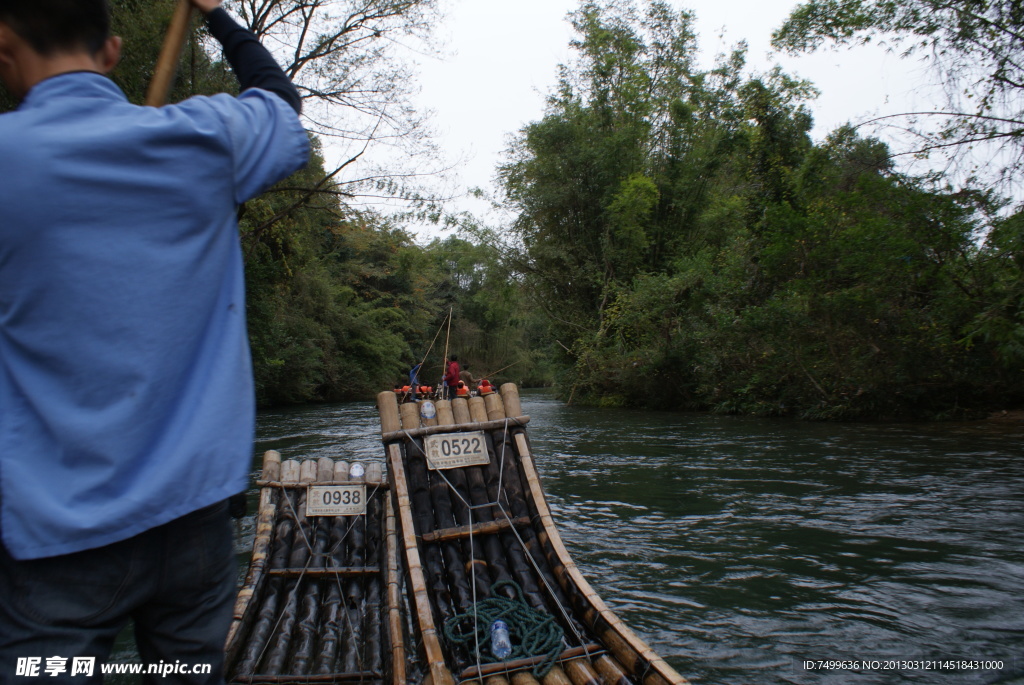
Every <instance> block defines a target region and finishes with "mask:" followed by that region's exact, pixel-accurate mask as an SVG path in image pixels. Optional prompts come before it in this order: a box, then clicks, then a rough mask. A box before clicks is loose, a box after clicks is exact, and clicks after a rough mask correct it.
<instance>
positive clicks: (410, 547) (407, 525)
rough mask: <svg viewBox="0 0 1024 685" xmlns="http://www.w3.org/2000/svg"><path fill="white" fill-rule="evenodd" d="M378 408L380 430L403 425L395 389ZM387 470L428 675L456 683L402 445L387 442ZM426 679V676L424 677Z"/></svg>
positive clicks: (434, 683) (434, 684)
mask: <svg viewBox="0 0 1024 685" xmlns="http://www.w3.org/2000/svg"><path fill="white" fill-rule="evenodd" d="M377 407H378V410H379V412H380V423H381V432H382V433H387V432H391V431H395V430H398V429H399V428H401V423H400V420H399V415H398V398H397V397H395V393H393V392H387V391H385V392H382V393H380V394H379V395H377ZM386 449H387V459H388V472H389V473H390V474H391V477H390V479H389V482H390V486H391V491H392V496H393V497H394V498H395V502H394V506H395V507H396V509H397V511H398V516H399V523H400V524H401V535H402V545H403V547H404V549H405V560H406V566H407V567H408V574H409V585H410V586H411V589H412V601H413V607H414V609H415V610H416V615H417V619H418V621H417V622H418V625H419V628H420V637H421V639H422V640H423V651H424V653H425V656H426V661H427V664H426V665H427V670H428V675H427V679H429V682H430V683H431V685H455V680H454V679H453V678H452V675H451V672H450V671H449V670H448V667H447V665H446V664H445V661H444V652H443V651H442V649H441V642H440V639H439V637H438V634H437V628H436V627H435V625H434V617H433V610H432V608H431V604H430V597H429V595H428V593H427V583H426V580H425V578H424V572H423V565H422V562H421V560H420V554H419V549H418V548H417V546H416V534H415V528H414V526H413V520H412V502H411V501H410V500H409V495H408V493H409V488H408V483H407V482H406V479H405V467H404V465H403V464H402V449H401V447H400V446H399V445H397V444H394V443H391V444H388V445H387V448H386ZM424 682H426V679H425V680H424Z"/></svg>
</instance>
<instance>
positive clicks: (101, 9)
mask: <svg viewBox="0 0 1024 685" xmlns="http://www.w3.org/2000/svg"><path fill="white" fill-rule="evenodd" d="M0 21H2V22H4V23H5V24H7V25H8V26H10V27H11V29H12V30H13V31H14V32H15V33H17V34H18V35H19V36H21V38H23V39H24V40H25V41H27V42H28V44H29V45H31V46H32V48H33V49H34V50H35V51H36V52H38V53H39V54H40V55H44V56H47V57H50V56H52V55H54V54H59V53H62V52H74V51H77V50H83V49H84V50H87V51H88V52H89V54H95V53H96V52H97V51H99V49H100V48H102V47H103V43H104V41H106V40H107V37H108V36H109V35H110V10H109V8H108V7H107V0H0Z"/></svg>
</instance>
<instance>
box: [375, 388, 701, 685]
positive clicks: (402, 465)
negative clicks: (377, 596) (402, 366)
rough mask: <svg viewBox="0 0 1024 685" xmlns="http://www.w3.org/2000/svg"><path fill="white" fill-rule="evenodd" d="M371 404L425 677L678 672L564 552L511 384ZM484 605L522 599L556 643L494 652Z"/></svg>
mask: <svg viewBox="0 0 1024 685" xmlns="http://www.w3.org/2000/svg"><path fill="white" fill-rule="evenodd" d="M377 405H378V410H379V412H380V419H381V438H382V441H383V443H384V446H385V452H386V457H387V467H388V473H389V479H388V480H389V487H390V490H391V495H392V497H393V499H394V505H395V509H396V515H397V522H398V532H399V534H400V537H399V540H398V544H399V546H400V548H401V553H402V555H403V561H404V567H405V571H406V574H407V581H408V590H409V595H410V605H411V606H410V611H411V612H412V614H413V617H414V621H413V622H414V625H415V634H416V636H417V639H418V642H419V649H418V656H419V658H420V659H421V660H422V663H423V667H424V669H425V671H426V675H425V678H424V679H423V682H424V683H425V684H426V685H454V683H456V682H458V683H469V684H471V685H481V683H482V684H483V685H538V684H539V683H543V685H598V684H601V683H603V684H605V685H627V684H629V683H634V684H636V685H683V684H685V683H686V682H687V681H686V680H685V679H684V678H683V677H682V676H681V675H679V674H678V673H677V672H676V671H674V670H673V669H672V668H671V667H670V666H669V665H668V664H667V663H665V661H664V660H663V659H661V658H660V657H659V656H658V655H657V654H655V653H654V652H653V650H651V648H650V647H649V646H647V645H646V644H645V643H644V642H643V641H642V640H641V639H640V638H639V637H637V636H636V635H635V634H634V633H633V632H632V631H631V630H630V629H629V628H628V627H626V625H625V624H623V622H622V621H621V620H620V619H619V618H618V617H617V616H616V615H615V614H614V613H613V612H612V611H611V610H610V609H609V608H608V607H607V606H606V605H605V604H604V602H603V601H602V600H601V599H600V597H598V596H597V594H596V593H595V592H594V591H593V589H591V587H590V585H589V584H588V583H587V581H586V580H585V579H584V578H583V576H582V574H581V573H580V572H579V570H578V569H577V568H576V565H575V564H574V563H573V561H572V559H571V558H570V557H569V554H568V552H567V550H566V548H565V546H564V545H563V544H562V541H561V538H560V536H559V534H558V531H557V530H556V528H555V523H554V521H553V519H552V517H551V512H550V510H549V508H548V505H547V502H546V499H545V496H544V491H543V489H542V487H541V483H540V479H539V477H538V475H537V471H536V469H535V467H534V463H533V457H532V453H531V450H530V442H529V439H528V437H527V434H526V425H527V423H528V422H529V417H527V416H523V415H522V410H521V405H520V401H519V394H518V390H517V388H516V386H515V384H513V383H507V384H505V385H503V386H502V387H501V393H500V394H498V393H492V394H489V395H486V396H484V397H471V398H469V399H468V400H467V399H465V398H456V399H453V400H451V401H446V400H440V401H436V402H430V403H428V402H407V403H403V404H401V405H399V403H398V398H397V396H396V395H395V393H393V392H383V393H380V394H379V395H378V397H377ZM442 436H448V437H446V438H445V437H442ZM475 440H476V442H475ZM478 448H479V449H478ZM470 453H472V454H470ZM487 602H500V603H502V604H501V605H502V606H509V605H510V603H511V605H516V603H517V602H518V604H521V605H524V606H523V607H522V610H521V611H520V610H519V609H517V610H516V614H515V615H516V616H519V615H523V616H528V617H529V618H530V619H531V620H536V621H537V622H538V624H543V625H550V624H554V625H556V626H557V627H556V628H554V630H556V631H557V630H558V629H560V633H556V635H555V639H556V640H557V641H556V642H555V643H554V649H553V651H547V650H548V647H545V648H544V649H545V653H544V654H536V653H530V654H525V655H524V654H522V653H516V652H513V654H511V655H510V656H509V657H508V658H507V660H505V661H502V660H501V659H498V658H495V657H493V656H492V655H491V653H490V652H489V651H488V647H486V646H483V645H484V643H486V640H487V635H486V632H487V628H488V626H486V625H485V626H483V631H481V626H480V622H479V620H478V618H479V613H480V611H481V609H480V607H482V606H484V604H486V603H487ZM516 606H518V605H516ZM464 628H466V629H468V630H467V631H463V630H462V629H464ZM510 628H511V632H512V633H513V643H516V642H523V643H525V641H526V634H527V631H526V630H525V629H524V630H523V631H521V632H522V634H521V635H518V636H517V635H516V627H515V626H510ZM464 632H470V633H472V639H470V640H464V639H463V638H464V637H465V636H464V634H463V633H464ZM558 634H560V635H561V638H560V639H559V638H558V637H557V635H558ZM481 635H483V637H481ZM521 649H522V645H520V652H521ZM395 682H396V683H397V682H401V681H399V680H396V681H395Z"/></svg>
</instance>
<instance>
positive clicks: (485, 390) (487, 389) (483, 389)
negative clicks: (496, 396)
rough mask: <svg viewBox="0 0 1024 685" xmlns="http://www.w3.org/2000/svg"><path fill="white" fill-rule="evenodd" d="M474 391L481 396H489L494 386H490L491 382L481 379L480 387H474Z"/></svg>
mask: <svg viewBox="0 0 1024 685" xmlns="http://www.w3.org/2000/svg"><path fill="white" fill-rule="evenodd" d="M476 390H477V392H479V393H480V394H481V395H490V394H491V393H492V392H494V386H493V385H491V382H490V381H488V380H487V379H486V378H481V379H480V385H478V386H477V387H476Z"/></svg>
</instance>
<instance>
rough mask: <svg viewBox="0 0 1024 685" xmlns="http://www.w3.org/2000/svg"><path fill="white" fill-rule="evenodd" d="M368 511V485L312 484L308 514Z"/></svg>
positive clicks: (307, 508)
mask: <svg viewBox="0 0 1024 685" xmlns="http://www.w3.org/2000/svg"><path fill="white" fill-rule="evenodd" d="M365 513H366V485H365V484H364V483H359V484H355V483H353V484H352V485H310V486H309V489H308V490H307V491H306V516H359V515H362V514H365Z"/></svg>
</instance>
